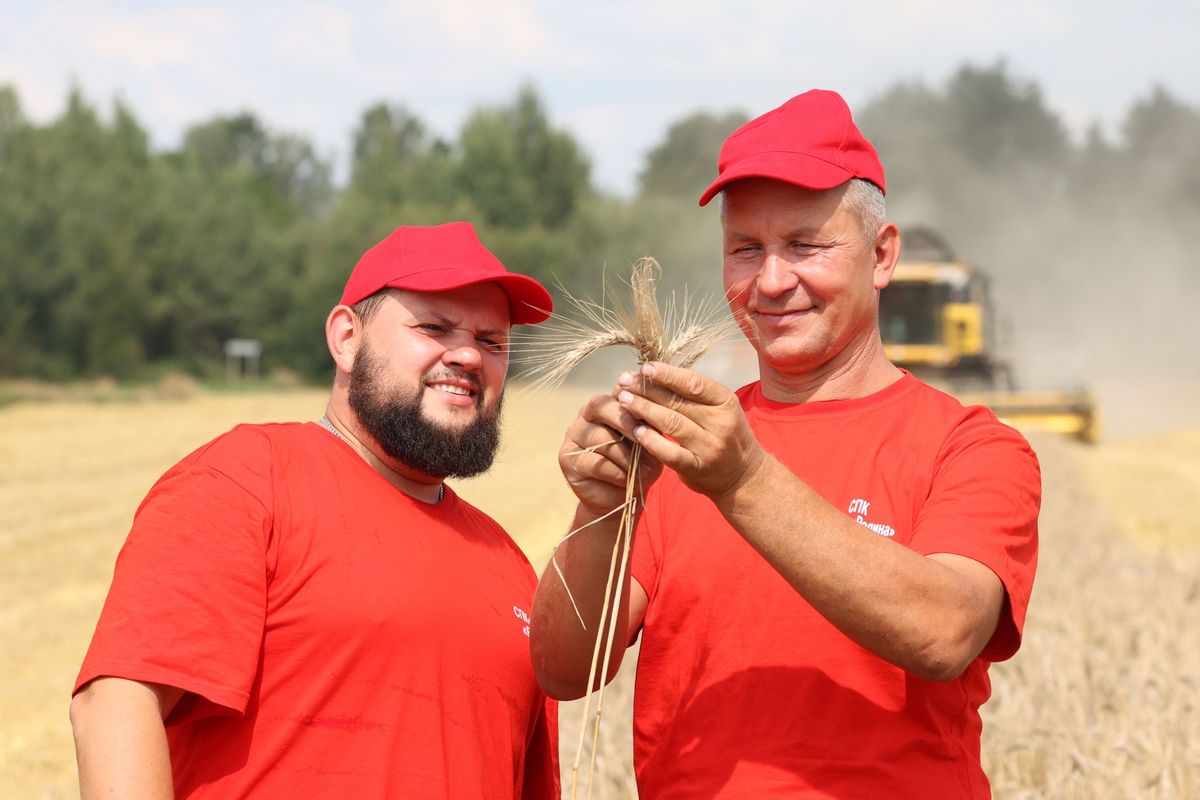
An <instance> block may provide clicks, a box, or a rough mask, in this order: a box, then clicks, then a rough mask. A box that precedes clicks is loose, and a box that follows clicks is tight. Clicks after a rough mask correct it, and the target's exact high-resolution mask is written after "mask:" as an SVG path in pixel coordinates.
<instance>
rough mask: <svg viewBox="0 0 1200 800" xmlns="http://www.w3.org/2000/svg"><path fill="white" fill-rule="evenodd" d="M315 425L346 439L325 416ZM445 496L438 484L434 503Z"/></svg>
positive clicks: (442, 486)
mask: <svg viewBox="0 0 1200 800" xmlns="http://www.w3.org/2000/svg"><path fill="white" fill-rule="evenodd" d="M317 424H318V425H320V426H321V427H322V428H324V429H325V430H327V431H329V432H330V433H332V434H333V435H334V436H336V437H337V438H339V439H341V440H342V441H343V442H344V441H346V438H345V437H344V436H342V433H341V431H339V430H338V429H337V428H335V427H333V423H332V422H330V421H329V417H327V416H325V415H324V414H322V415H321V418H320V419H319V420H317ZM445 496H446V484H444V483H439V484H438V496H437V501H436V502H438V503H440V502H442V499H443V498H444V497H445Z"/></svg>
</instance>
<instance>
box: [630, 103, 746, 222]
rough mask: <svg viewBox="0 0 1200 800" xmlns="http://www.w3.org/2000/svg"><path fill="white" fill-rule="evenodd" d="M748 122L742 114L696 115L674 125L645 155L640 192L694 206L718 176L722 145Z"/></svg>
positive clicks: (639, 183) (735, 112) (732, 112)
mask: <svg viewBox="0 0 1200 800" xmlns="http://www.w3.org/2000/svg"><path fill="white" fill-rule="evenodd" d="M747 119H748V117H747V116H746V115H745V114H744V113H742V112H740V111H728V112H726V113H724V114H710V113H708V112H707V111H697V112H696V113H694V114H689V115H688V116H686V117H684V118H683V119H681V120H679V121H677V122H675V123H673V124H672V125H671V127H670V128H668V129H667V135H666V138H665V139H664V140H663V142H662V143H661V144H659V145H657V146H656V147H655V148H654V149H653V150H651V151H650V152H649V153H648V154H647V155H646V165H645V167H643V168H642V172H641V174H640V175H639V176H638V191H639V192H640V193H641V194H642V195H657V196H662V197H678V198H684V199H690V200H692V201H693V202H694V201H695V200H696V199H697V198H699V197H700V194H701V193H702V192H703V191H704V190H705V189H706V188H708V185H709V184H710V183H712V181H713V180H714V179H715V178H716V176H717V156H718V154H719V153H720V150H721V144H722V143H723V142H724V141H725V139H726V137H728V136H729V134H731V133H733V132H734V131H735V130H737V129H738V128H739V127H741V126H742V125H743V124H745V123H746V121H747Z"/></svg>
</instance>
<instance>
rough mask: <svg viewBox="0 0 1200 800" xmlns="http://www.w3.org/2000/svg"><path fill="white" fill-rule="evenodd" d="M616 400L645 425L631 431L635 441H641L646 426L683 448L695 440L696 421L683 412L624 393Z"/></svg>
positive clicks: (697, 427) (697, 426)
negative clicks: (682, 445)
mask: <svg viewBox="0 0 1200 800" xmlns="http://www.w3.org/2000/svg"><path fill="white" fill-rule="evenodd" d="M617 400H618V402H620V404H621V405H622V406H623V407H624V408H625V409H626V410H627V411H628V412H629V413H630V414H632V415H633V416H635V417H637V418H638V419H639V420H641V421H642V422H643V423H645V424H642V425H638V426H637V427H636V428H634V430H633V437H634V439H636V440H637V441H641V436H643V435H644V429H645V427H646V426H647V425H648V426H650V427H651V428H654V429H655V431H656V432H658V433H660V434H663V435H665V436H667V437H669V438H671V439H674V440H675V441H677V442H681V443H683V444H684V445H685V446H686V445H687V442H689V441H691V440H693V439H694V438H695V434H696V432H697V431H699V430H700V426H699V425H697V424H696V421H695V420H693V419H692V418H691V417H688V416H687V415H686V414H684V413H683V412H681V411H677V410H676V409H674V408H669V407H667V406H663V405H659V404H658V403H656V402H654V401H653V400H651V399H649V398H647V397H642V396H640V395H636V394H634V393H633V392H630V391H624V392H621V394H620V396H619V397H618V398H617Z"/></svg>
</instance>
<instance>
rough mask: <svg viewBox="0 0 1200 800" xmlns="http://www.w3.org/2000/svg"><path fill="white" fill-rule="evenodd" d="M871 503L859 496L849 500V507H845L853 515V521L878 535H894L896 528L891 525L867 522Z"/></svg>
mask: <svg viewBox="0 0 1200 800" xmlns="http://www.w3.org/2000/svg"><path fill="white" fill-rule="evenodd" d="M870 508H871V504H870V503H869V502H867V501H866V500H863V499H862V498H861V497H858V498H855V499H854V500H851V501H850V508H848V509H846V511H848V512H849V513H850V514H851V515H853V517H854V521H855V522H857V523H858V524H859V525H862V526H863V527H864V528H870V529H871V530H873V531H875V532H876V533H878V534H879V535H880V536H888V537H891V536H895V535H896V529H895V528H893V527H892V526H891V525H884V524H883V523H881V522H867V512H868V511H869V510H870Z"/></svg>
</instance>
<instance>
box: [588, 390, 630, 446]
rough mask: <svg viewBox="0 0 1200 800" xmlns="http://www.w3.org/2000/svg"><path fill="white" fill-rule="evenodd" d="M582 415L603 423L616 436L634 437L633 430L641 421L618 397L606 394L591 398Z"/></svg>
mask: <svg viewBox="0 0 1200 800" xmlns="http://www.w3.org/2000/svg"><path fill="white" fill-rule="evenodd" d="M580 416H581V417H582V418H583V419H584V420H585V421H587V422H590V423H592V424H593V425H603V426H604V427H606V428H608V429H610V430H611V431H613V432H614V436H623V437H625V438H626V439H632V438H633V431H634V429H635V428H636V427H637V426H638V423H639V420H637V419H635V418H634V417H633V416H632V415H630V413H629V411H628V410H627V409H626V408H625V407H624V406H622V405H621V403H620V402H619V401H618V400H617V398H616V397H614V396H612V395H606V394H601V395H597V396H595V397H593V398H592V399H591V400H589V401H588V404H587V405H586V406H584V408H583V411H581V412H580ZM600 441H601V440H600V439H597V440H595V441H590V442H587V443H586V444H589V445H590V444H598V443H599V442H600Z"/></svg>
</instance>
